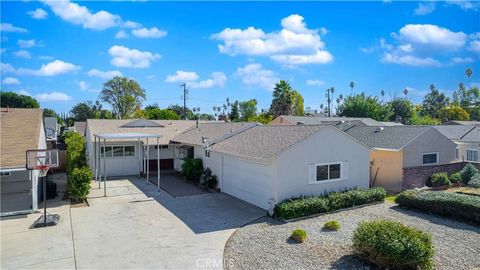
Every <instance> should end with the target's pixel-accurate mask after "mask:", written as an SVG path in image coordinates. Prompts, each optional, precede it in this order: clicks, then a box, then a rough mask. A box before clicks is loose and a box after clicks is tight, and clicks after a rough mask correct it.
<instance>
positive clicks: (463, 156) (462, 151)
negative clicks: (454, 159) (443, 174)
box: [456, 142, 480, 161]
mask: <svg viewBox="0 0 480 270" xmlns="http://www.w3.org/2000/svg"><path fill="white" fill-rule="evenodd" d="M456 144H457V148H458V161H466V160H467V149H472V150H477V151H478V157H479V159H480V143H478V142H456ZM479 161H480V160H479Z"/></svg>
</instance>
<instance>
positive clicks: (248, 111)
mask: <svg viewBox="0 0 480 270" xmlns="http://www.w3.org/2000/svg"><path fill="white" fill-rule="evenodd" d="M239 107H240V116H241V118H240V119H241V120H242V121H251V119H253V118H255V117H256V116H257V100H256V99H250V100H247V101H242V102H240V104H239Z"/></svg>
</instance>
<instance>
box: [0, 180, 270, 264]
mask: <svg viewBox="0 0 480 270" xmlns="http://www.w3.org/2000/svg"><path fill="white" fill-rule="evenodd" d="M94 186H95V188H94V189H92V191H91V195H90V199H89V203H90V207H81V208H70V207H69V206H68V205H62V204H61V203H58V202H57V204H58V205H57V207H55V208H52V209H51V211H50V212H52V213H58V214H60V215H61V222H60V224H59V225H58V226H56V227H50V228H44V229H34V230H32V229H28V226H30V225H31V223H32V222H33V220H34V219H35V218H36V217H38V216H39V214H32V215H28V216H24V217H21V218H11V219H2V221H1V226H2V227H1V229H2V231H1V236H2V239H1V244H2V245H1V251H2V254H1V268H2V269H8V268H9V269H12V268H37V269H38V268H57V269H67V268H68V269H73V268H75V269H128V268H130V269H132V268H135V269H153V268H155V269H192V268H196V269H199V268H200V269H211V268H222V261H223V249H224V245H225V243H226V241H227V239H228V238H229V237H230V235H231V234H232V233H233V232H234V231H235V229H236V228H238V227H240V226H242V225H243V224H245V223H247V222H250V221H252V220H254V219H257V218H259V217H261V216H263V215H265V211H263V210H261V209H259V208H257V207H255V206H252V205H250V204H248V203H245V202H243V201H240V200H238V199H235V198H233V197H231V196H228V195H226V194H223V193H215V194H211V193H207V194H201V195H194V196H187V197H180V198H174V197H172V196H171V195H169V194H168V193H167V192H164V191H160V192H158V191H157V188H156V186H154V185H153V184H147V183H146V181H145V179H142V178H129V179H119V180H111V181H107V195H108V196H107V197H103V189H98V186H96V185H95V184H94ZM102 187H103V184H102Z"/></svg>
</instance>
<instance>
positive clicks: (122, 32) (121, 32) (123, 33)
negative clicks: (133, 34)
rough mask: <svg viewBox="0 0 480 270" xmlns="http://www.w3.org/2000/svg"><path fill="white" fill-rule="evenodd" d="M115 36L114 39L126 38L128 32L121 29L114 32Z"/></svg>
mask: <svg viewBox="0 0 480 270" xmlns="http://www.w3.org/2000/svg"><path fill="white" fill-rule="evenodd" d="M115 38H116V39H120V38H128V34H127V32H125V31H123V30H120V31H118V32H117V33H116V34H115Z"/></svg>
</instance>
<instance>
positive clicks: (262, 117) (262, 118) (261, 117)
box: [248, 111, 273, 125]
mask: <svg viewBox="0 0 480 270" xmlns="http://www.w3.org/2000/svg"><path fill="white" fill-rule="evenodd" d="M272 120H273V118H272V115H271V114H270V113H269V112H268V111H262V112H261V113H260V114H258V115H257V116H255V117H251V118H249V119H248V121H249V122H259V123H262V124H264V125H266V124H268V123H270V122H271V121H272Z"/></svg>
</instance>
